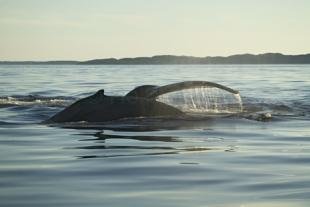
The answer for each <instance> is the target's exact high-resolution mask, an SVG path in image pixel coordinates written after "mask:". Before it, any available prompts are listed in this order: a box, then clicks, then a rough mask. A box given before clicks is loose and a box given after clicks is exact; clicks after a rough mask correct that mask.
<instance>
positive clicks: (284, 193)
mask: <svg viewBox="0 0 310 207" xmlns="http://www.w3.org/2000/svg"><path fill="white" fill-rule="evenodd" d="M186 80H203V81H212V82H216V83H220V84H222V85H225V86H228V87H231V88H233V89H235V90H238V91H239V92H240V95H241V97H242V101H243V111H245V113H246V114H242V115H232V116H231V115H230V116H219V117H216V116H212V117H210V118H207V119H203V120H198V121H197V120H166V121H165V122H164V124H163V122H162V121H161V120H147V119H146V120H144V121H141V120H138V121H136V122H134V123H131V124H128V123H127V122H126V120H125V121H122V122H121V123H119V124H114V125H113V124H112V125H110V126H109V127H108V128H104V129H102V128H97V127H94V128H91V127H84V128H83V127H80V128H72V127H69V128H66V127H65V126H49V125H44V124H40V123H41V122H42V121H43V120H45V119H47V118H48V117H50V116H52V115H53V114H55V113H57V112H58V111H60V110H62V109H63V108H64V107H66V106H68V105H69V104H71V103H73V102H74V101H75V100H78V99H79V98H83V97H86V96H88V95H91V94H93V93H94V92H96V91H97V90H99V89H104V90H105V93H106V94H107V95H124V94H126V93H127V92H128V91H130V90H131V89H133V88H134V87H136V86H140V85H143V84H148V85H165V84H170V83H175V82H179V81H186ZM309 103H310V65H139V66H135V65H119V66H117V65H96V66H94V65H0V206H31V207H32V206H66V207H67V206H74V207H77V206H81V207H82V206H109V207H113V206H137V207H139V206H141V207H145V206H154V207H158V206H178V207H180V206H184V207H188V206H227V207H228V206H229V207H231V206H249V207H250V206H281V207H282V206H304V207H306V206H309V205H310V173H309V172H310V116H309V114H310V104H309ZM243 113H244V112H243ZM260 113H270V114H271V116H272V118H271V119H268V121H264V122H263V121H257V120H260V119H255V115H256V114H260ZM253 117H254V118H253Z"/></svg>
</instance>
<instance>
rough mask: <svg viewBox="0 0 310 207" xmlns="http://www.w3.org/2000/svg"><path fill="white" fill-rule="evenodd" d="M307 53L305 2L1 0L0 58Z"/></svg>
mask: <svg viewBox="0 0 310 207" xmlns="http://www.w3.org/2000/svg"><path fill="white" fill-rule="evenodd" d="M265 52H281V53H285V54H300V53H310V0H213V1H211V0H0V60H55V59H60V60H64V59H72V60H86V59H93V58H107V57H135V56H152V55H157V54H173V55H192V56H216V55H224V56H226V55H231V54H237V53H255V54H257V53H265Z"/></svg>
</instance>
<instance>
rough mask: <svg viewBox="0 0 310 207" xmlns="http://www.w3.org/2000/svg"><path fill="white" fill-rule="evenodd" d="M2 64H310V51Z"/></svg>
mask: <svg viewBox="0 0 310 207" xmlns="http://www.w3.org/2000/svg"><path fill="white" fill-rule="evenodd" d="M0 64H70V65H71V64H82V65H194V64H310V53H309V54H301V55H284V54H281V53H264V54H258V55H253V54H239V55H231V56H226V57H223V56H207V57H193V56H176V55H156V56H152V57H134V58H121V59H116V58H105V59H94V60H87V61H0Z"/></svg>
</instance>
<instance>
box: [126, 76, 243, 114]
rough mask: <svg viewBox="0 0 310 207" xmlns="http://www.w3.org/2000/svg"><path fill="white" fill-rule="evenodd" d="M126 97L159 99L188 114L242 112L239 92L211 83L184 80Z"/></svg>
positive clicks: (142, 87)
mask: <svg viewBox="0 0 310 207" xmlns="http://www.w3.org/2000/svg"><path fill="white" fill-rule="evenodd" d="M126 96H136V97H144V98H148V99H155V100H156V101H158V102H162V103H165V104H167V105H170V106H173V107H175V108H178V109H180V110H181V111H183V112H185V113H191V114H194V113H197V114H202V113H217V114H218V113H236V112H242V110H243V107H242V100H241V96H240V94H239V92H238V91H236V90H234V89H232V88H229V87H227V86H224V85H221V84H218V83H213V82H208V81H184V82H179V83H173V84H169V85H165V86H153V85H144V86H139V87H137V88H135V89H134V90H132V91H130V92H129V93H128V94H127V95H126Z"/></svg>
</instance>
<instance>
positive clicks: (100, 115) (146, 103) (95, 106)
mask: <svg viewBox="0 0 310 207" xmlns="http://www.w3.org/2000/svg"><path fill="white" fill-rule="evenodd" d="M195 87H216V88H219V89H222V90H226V91H227V92H230V93H233V94H238V93H239V92H238V91H236V90H234V89H231V88H229V87H226V86H223V85H220V84H217V83H213V82H208V81H184V82H179V83H173V84H168V85H165V86H156V85H142V86H138V87H136V88H135V89H133V90H131V91H130V92H128V93H127V94H126V95H125V96H108V95H105V91H104V89H101V90H99V91H97V92H96V93H95V94H93V95H91V96H88V97H85V98H82V99H80V100H78V101H76V102H75V103H73V104H71V105H70V106H68V107H67V108H65V109H64V110H62V111H60V112H58V113H57V114H55V115H53V116H52V117H50V118H49V119H47V120H45V121H44V123H64V122H81V121H85V122H106V121H113V120H119V119H125V118H135V117H183V116H186V113H184V112H183V111H181V110H180V109H178V108H176V107H173V106H171V105H168V104H165V103H162V102H160V101H157V100H156V98H157V97H158V96H160V95H162V94H166V93H170V92H174V91H178V90H183V89H190V88H195Z"/></svg>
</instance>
